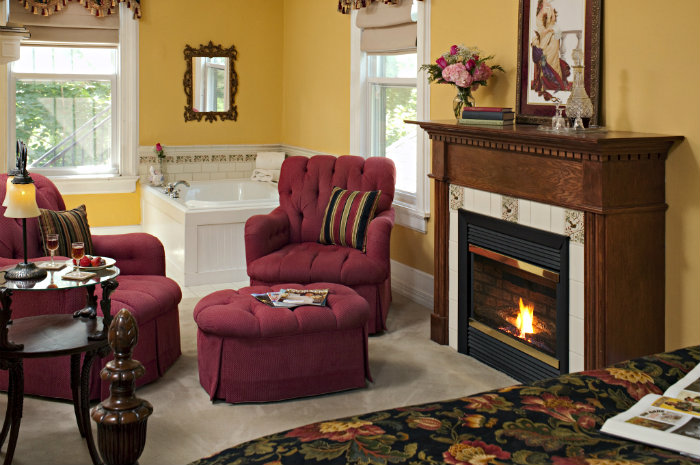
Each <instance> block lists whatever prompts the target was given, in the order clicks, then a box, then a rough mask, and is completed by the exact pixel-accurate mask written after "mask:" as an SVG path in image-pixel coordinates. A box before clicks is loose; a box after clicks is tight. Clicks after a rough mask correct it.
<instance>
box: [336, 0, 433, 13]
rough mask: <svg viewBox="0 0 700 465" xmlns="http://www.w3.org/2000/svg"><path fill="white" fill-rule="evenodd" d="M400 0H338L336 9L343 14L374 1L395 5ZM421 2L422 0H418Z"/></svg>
mask: <svg viewBox="0 0 700 465" xmlns="http://www.w3.org/2000/svg"><path fill="white" fill-rule="evenodd" d="M399 1H400V0H338V11H339V12H341V13H343V14H344V15H346V14H348V13H350V12H351V11H352V10H359V9H360V8H365V7H367V6H369V5H370V3H374V2H384V3H386V4H391V5H396V4H397V3H399ZM408 1H411V0H408ZM418 1H419V2H422V1H423V0H418Z"/></svg>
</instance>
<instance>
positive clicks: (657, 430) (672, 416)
mask: <svg viewBox="0 0 700 465" xmlns="http://www.w3.org/2000/svg"><path fill="white" fill-rule="evenodd" d="M601 431H603V432H604V433H608V434H611V435H613V436H619V437H623V438H626V439H631V440H633V441H639V442H643V443H645V444H649V445H652V446H656V447H663V448H665V449H671V450H675V451H679V452H683V453H685V454H688V455H692V456H694V457H697V458H700V365H698V366H696V367H695V368H693V369H692V370H691V371H690V372H689V373H688V374H687V375H685V376H684V377H683V379H681V380H680V381H678V382H677V383H676V384H674V385H673V386H671V387H670V388H668V389H667V390H666V392H664V395H663V396H659V395H657V394H647V395H646V396H644V397H642V399H641V400H640V401H639V402H637V403H636V404H634V406H633V407H632V408H630V409H629V410H626V411H625V412H622V413H620V414H618V415H616V416H614V417H612V418H610V419H609V420H608V421H606V422H605V423H604V424H603V427H602V428H601Z"/></svg>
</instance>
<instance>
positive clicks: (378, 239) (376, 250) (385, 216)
mask: <svg viewBox="0 0 700 465" xmlns="http://www.w3.org/2000/svg"><path fill="white" fill-rule="evenodd" d="M395 215H396V213H395V212H394V208H393V207H392V208H390V209H388V210H384V211H383V212H381V213H380V214H379V215H377V216H376V217H375V218H374V219H373V220H372V221H370V223H369V227H368V228H367V249H366V254H367V256H368V257H371V258H374V259H375V260H379V261H380V262H381V263H389V253H390V242H391V229H392V228H393V227H394V217H395Z"/></svg>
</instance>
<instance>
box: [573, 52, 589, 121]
mask: <svg viewBox="0 0 700 465" xmlns="http://www.w3.org/2000/svg"><path fill="white" fill-rule="evenodd" d="M571 57H572V58H573V60H574V66H573V69H574V84H573V87H572V89H571V95H570V96H569V100H567V101H566V115H567V116H568V117H569V118H570V119H571V126H572V127H573V128H574V129H583V128H584V127H585V125H584V120H585V121H586V122H588V121H590V119H591V117H592V116H593V104H592V103H591V99H590V98H589V97H588V94H587V93H586V88H585V87H584V80H583V51H582V50H581V49H580V48H577V49H574V50H573V51H572V52H571Z"/></svg>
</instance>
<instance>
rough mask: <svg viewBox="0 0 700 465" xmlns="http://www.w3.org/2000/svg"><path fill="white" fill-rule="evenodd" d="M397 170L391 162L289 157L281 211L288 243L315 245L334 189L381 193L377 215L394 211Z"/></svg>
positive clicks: (281, 182) (282, 178)
mask: <svg viewBox="0 0 700 465" xmlns="http://www.w3.org/2000/svg"><path fill="white" fill-rule="evenodd" d="M395 184H396V168H395V166H394V162H392V161H391V160H390V159H388V158H380V157H373V158H368V159H364V158H362V157H358V156H352V155H344V156H342V157H334V156H332V155H316V156H314V157H311V158H306V157H290V158H287V159H286V160H285V161H284V163H283V164H282V170H281V172H280V180H279V186H278V189H279V196H280V208H282V209H283V210H284V211H285V213H286V214H287V216H288V217H289V225H290V227H289V230H290V234H289V242H290V243H295V242H316V241H318V237H319V235H320V233H321V221H322V220H323V215H324V213H325V211H326V205H328V200H329V199H330V197H331V191H332V190H333V187H335V186H338V187H341V188H343V189H348V190H354V191H372V190H381V191H382V193H381V195H380V197H379V204H378V205H377V211H376V214H377V215H378V214H379V213H381V212H383V211H384V210H388V209H389V208H391V204H392V202H393V201H394V185H395Z"/></svg>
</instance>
